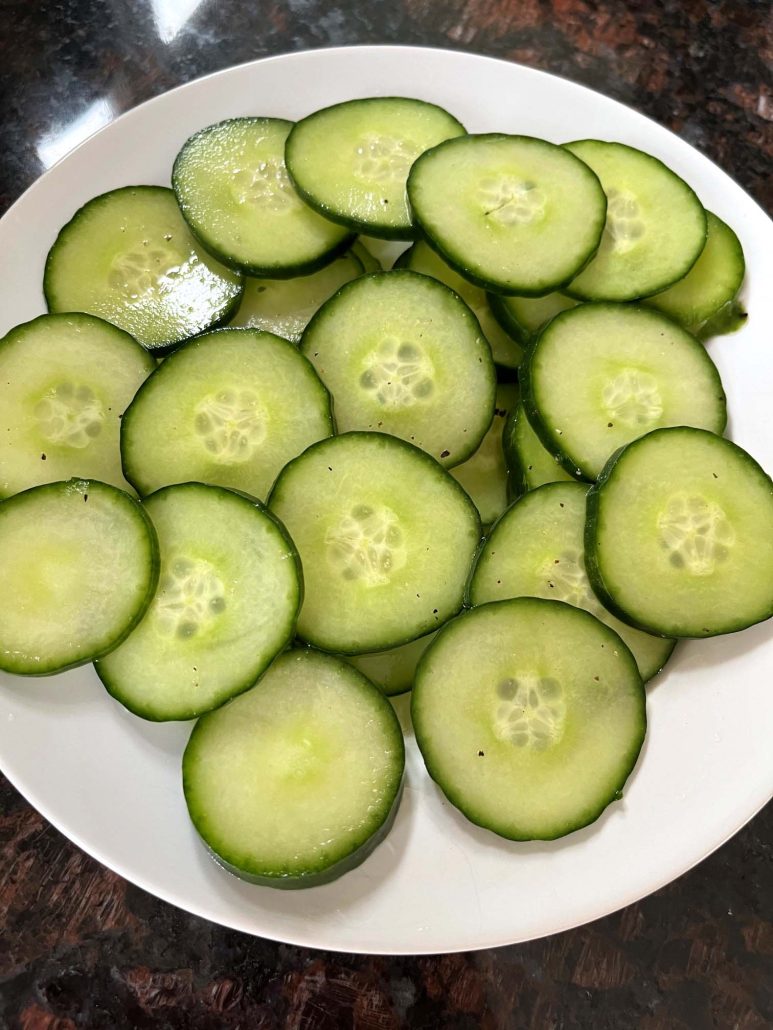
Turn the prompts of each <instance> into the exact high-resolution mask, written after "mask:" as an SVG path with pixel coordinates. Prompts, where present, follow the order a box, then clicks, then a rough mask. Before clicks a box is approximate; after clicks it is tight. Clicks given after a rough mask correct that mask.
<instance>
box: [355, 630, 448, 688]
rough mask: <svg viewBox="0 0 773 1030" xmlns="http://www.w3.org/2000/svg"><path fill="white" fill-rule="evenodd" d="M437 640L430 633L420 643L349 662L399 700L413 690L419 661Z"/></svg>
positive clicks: (362, 655) (365, 655)
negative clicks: (400, 696) (400, 695)
mask: <svg viewBox="0 0 773 1030" xmlns="http://www.w3.org/2000/svg"><path fill="white" fill-rule="evenodd" d="M434 639H435V634H434V633H427V634H426V636H423V637H419V638H418V640H412V641H411V642H410V643H409V644H401V645H400V646H399V647H392V648H390V649H389V650H388V651H376V652H374V653H373V654H360V655H350V656H349V657H348V658H347V661H348V662H349V664H350V665H353V666H354V667H355V669H359V670H360V672H361V673H362V674H363V676H367V677H368V679H369V680H370V681H371V683H375V685H376V686H377V687H378V688H379V690H380V691H381V692H382V693H383V694H386V695H387V697H395V696H396V695H397V694H405V693H406V692H407V691H409V690H410V689H411V688H412V687H413V680H414V676H415V675H416V666H417V665H418V664H419V659H420V658H421V656H422V655H423V654H424V652H425V651H426V650H427V648H428V647H429V645H430V644H431V643H432V641H433V640H434Z"/></svg>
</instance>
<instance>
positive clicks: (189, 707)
mask: <svg viewBox="0 0 773 1030" xmlns="http://www.w3.org/2000/svg"><path fill="white" fill-rule="evenodd" d="M144 504H145V510H146V511H147V513H148V515H149V516H150V517H151V519H152V520H153V525H154V526H155V527H156V531H157V533H158V540H159V546H160V550H161V575H160V578H159V584H158V589H157V591H156V595H155V597H154V599H153V603H152V604H151V606H150V608H149V609H148V611H147V612H146V613H145V616H144V617H143V619H142V621H141V622H140V623H139V625H138V626H137V627H136V629H135V630H134V631H133V632H132V633H131V635H130V636H129V637H128V639H127V640H125V641H124V642H123V644H121V646H120V647H118V648H117V649H116V650H114V651H112V652H111V653H110V654H109V655H107V656H106V657H105V658H102V659H100V660H99V661H98V662H96V670H97V673H98V674H99V678H100V679H101V680H102V682H103V683H104V685H105V686H106V687H107V689H108V691H109V692H110V693H111V694H112V695H113V697H114V698H116V700H118V701H120V702H121V704H122V705H124V706H125V707H126V708H128V709H129V711H131V712H134V714H135V715H139V716H142V718H143V719H152V720H154V721H162V720H168V719H195V718H196V716H198V715H201V713H202V712H207V711H209V710H210V709H212V708H216V707H218V706H219V705H221V704H223V702H224V701H227V700H228V698H230V697H233V696H234V695H235V694H240V693H241V692H242V691H244V690H247V688H248V687H251V686H252V685H253V683H254V682H255V681H256V680H257V678H258V677H259V676H260V674H261V673H262V672H263V671H264V670H265V669H266V667H267V666H268V664H269V662H271V660H272V659H273V658H274V657H275V656H276V655H277V654H278V653H279V652H280V651H281V650H282V649H283V648H284V647H286V645H287V644H288V643H289V642H290V640H291V639H292V635H293V632H294V631H295V620H296V618H297V615H298V611H299V609H300V606H301V593H302V587H301V570H300V563H299V561H298V556H297V554H296V552H295V548H294V547H293V544H292V542H291V541H290V539H289V537H288V536H287V534H286V532H285V531H284V528H283V527H282V526H281V525H280V524H279V522H278V521H277V520H276V519H275V518H273V517H272V516H271V515H270V514H269V513H268V512H267V511H266V510H265V509H264V508H263V506H262V505H261V504H260V502H258V501H255V500H252V499H251V498H248V497H246V496H245V495H244V494H237V493H233V492H232V491H231V490H224V489H223V488H222V487H219V486H205V485H204V484H202V483H184V484H181V485H178V486H168V487H165V488H164V489H163V490H159V491H158V492H157V493H155V494H152V495H151V496H150V497H148V498H146V499H145V502H144Z"/></svg>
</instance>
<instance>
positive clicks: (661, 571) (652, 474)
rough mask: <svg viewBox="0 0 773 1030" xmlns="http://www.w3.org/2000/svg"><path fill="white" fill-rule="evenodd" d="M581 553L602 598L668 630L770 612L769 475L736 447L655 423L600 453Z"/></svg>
mask: <svg viewBox="0 0 773 1030" xmlns="http://www.w3.org/2000/svg"><path fill="white" fill-rule="evenodd" d="M585 551H586V563H587V568H588V574H589V576H590V580H591V583H592V585H593V589H594V590H595V592H596V593H597V594H598V596H599V597H601V598H602V600H603V601H604V604H605V605H606V606H607V607H608V608H610V609H611V610H612V611H613V612H614V613H615V614H616V615H618V616H619V617H620V618H622V619H624V620H625V621H626V622H629V623H630V624H632V625H636V626H639V627H640V628H641V629H645V630H648V631H649V632H651V633H660V634H662V635H664V636H665V635H668V636H674V637H707V636H714V635H716V634H719V633H733V632H735V631H737V630H740V629H744V628H745V627H746V626H750V625H752V624H754V623H756V622H762V621H764V620H765V619H768V618H770V617H771V615H773V483H772V482H771V479H770V477H769V476H768V475H767V474H766V473H765V472H764V471H763V470H762V469H761V468H760V466H759V465H758V464H757V462H756V461H755V460H754V459H753V458H752V457H751V456H750V455H749V454H747V453H746V451H743V450H742V449H741V448H740V447H737V446H736V445H735V444H733V443H731V442H730V441H729V440H724V439H723V438H722V437H720V436H715V435H714V434H713V433H708V432H706V431H704V430H700V429H692V428H686V427H675V428H669V429H659V430H656V431H655V432H652V433H648V434H647V435H646V436H643V437H641V438H640V439H638V440H636V441H634V442H633V443H631V444H629V445H628V446H627V447H626V448H624V449H623V450H622V451H620V452H619V453H618V454H617V455H615V456H614V457H613V458H612V459H610V461H609V462H608V464H607V466H606V468H605V469H604V471H603V473H602V475H601V477H600V478H599V481H598V483H597V484H596V486H595V487H594V488H593V489H592V490H591V492H590V494H589V496H588V522H587V526H586V539H585Z"/></svg>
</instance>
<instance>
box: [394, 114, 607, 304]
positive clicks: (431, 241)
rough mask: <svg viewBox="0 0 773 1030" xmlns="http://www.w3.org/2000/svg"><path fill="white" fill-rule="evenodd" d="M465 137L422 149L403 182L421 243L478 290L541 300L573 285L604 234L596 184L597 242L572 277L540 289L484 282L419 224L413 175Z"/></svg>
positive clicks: (501, 135) (489, 136) (502, 136)
mask: <svg viewBox="0 0 773 1030" xmlns="http://www.w3.org/2000/svg"><path fill="white" fill-rule="evenodd" d="M464 138H465V137H460V136H457V137H455V139H451V140H445V141H444V142H443V143H439V144H438V145H437V146H436V147H432V148H431V149H430V150H425V151H424V153H423V154H422V155H421V157H418V158H417V159H416V161H414V163H413V165H412V167H411V170H410V172H409V174H408V181H407V183H406V189H407V191H408V200H409V203H410V206H411V209H412V211H413V214H414V218H415V220H416V223H417V227H418V231H417V238H418V239H422V240H424V241H425V242H426V243H427V245H428V246H430V247H431V248H432V249H433V250H434V251H435V253H436V254H438V255H439V256H440V257H441V258H442V259H443V260H444V261H445V262H446V263H447V264H449V265H450V266H451V267H452V268H453V269H455V270H456V271H457V272H458V273H459V275H462V276H464V278H465V279H467V280H468V281H469V282H471V283H473V285H475V286H480V287H481V289H483V290H486V291H488V292H490V293H501V294H504V295H505V296H514V297H544V296H545V295H546V294H548V293H553V292H554V291H555V290H564V289H565V287H567V286H568V285H569V283H570V282H572V281H573V280H574V279H575V278H576V277H577V276H578V275H579V274H580V272H582V271H583V269H584V268H585V267H586V266H587V265H589V264H590V262H591V261H592V260H593V257H594V255H595V254H596V251H597V250H598V248H599V244H600V243H601V237H602V234H603V231H604V224H605V221H606V207H607V205H606V196H605V195H604V193H603V191H602V190H601V184H600V183H599V191H600V193H601V196H602V198H603V203H604V212H603V218H602V219H601V223H600V227H599V233H598V238H597V239H596V241H595V243H594V244H593V246H592V247H591V248H590V249H589V251H588V253H587V254H585V255H583V256H582V260H581V261H578V263H577V266H576V267H575V268H573V269H572V271H571V274H567V275H566V276H565V277H564V278H563V279H561V280H560V281H556V280H551V281H550V282H546V283H544V284H543V285H541V286H539V287H533V288H529V287H528V286H523V285H520V284H514V283H505V282H502V281H501V280H494V279H485V278H483V277H482V276H481V275H480V274H479V273H476V272H475V271H473V269H471V268H470V267H469V265H468V264H467V262H466V259H465V256H464V255H463V254H462V253H461V252H460V253H458V254H455V253H454V252H453V251H452V250H450V249H449V248H448V247H447V246H446V245H445V244H443V243H442V242H441V241H440V240H438V239H437V238H436V237H434V236H432V235H431V234H430V232H429V231H428V230H427V229H426V228H425V227H424V226H423V225H422V222H421V218H420V216H419V215H418V214H417V212H416V208H415V205H414V204H413V200H412V198H411V180H412V179H414V178H415V176H416V174H417V169H419V164H420V162H421V161H424V160H425V159H428V158H429V156H431V155H434V154H435V153H436V152H437V151H438V150H440V148H441V147H446V146H448V145H449V144H452V143H454V142H456V140H458V139H464ZM466 138H467V139H472V138H475V139H488V140H496V139H534V138H535V137H533V136H516V135H514V136H508V135H507V134H506V133H501V132H489V133H481V134H477V135H475V136H474V137H473V135H472V134H469V135H468V136H467V137H466ZM538 142H540V143H545V144H546V145H548V146H552V145H553V144H547V142H546V141H545V140H538ZM567 153H570V151H567ZM572 157H574V154H572ZM575 160H576V161H577V162H578V164H579V166H580V167H581V168H582V169H584V171H585V172H586V173H588V174H589V175H591V176H592V177H593V178H594V179H596V181H597V182H598V181H599V180H598V176H597V175H596V173H595V172H593V171H592V170H591V169H590V168H589V167H588V165H586V164H585V162H584V161H581V160H580V159H579V158H575ZM419 171H420V169H419ZM566 292H568V291H566Z"/></svg>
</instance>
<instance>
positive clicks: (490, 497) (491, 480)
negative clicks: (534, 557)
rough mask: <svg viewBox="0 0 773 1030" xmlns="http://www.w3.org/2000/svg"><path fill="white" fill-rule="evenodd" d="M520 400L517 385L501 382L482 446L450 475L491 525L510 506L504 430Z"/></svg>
mask: <svg viewBox="0 0 773 1030" xmlns="http://www.w3.org/2000/svg"><path fill="white" fill-rule="evenodd" d="M517 403H518V387H517V385H516V384H515V383H500V385H499V386H498V387H497V396H496V403H495V405H494V421H493V422H492V423H491V427H490V428H489V431H488V432H487V433H486V435H485V436H484V437H483V441H482V443H481V445H480V447H479V448H478V449H477V451H476V452H475V453H474V454H473V455H472V457H471V458H468V459H467V461H465V462H463V463H462V464H461V465H457V466H456V468H455V469H451V475H452V476H453V477H454V479H455V480H456V481H457V483H461V485H462V486H463V487H464V489H465V490H466V491H467V493H468V494H469V495H470V497H471V498H472V500H473V503H474V504H475V507H476V508H477V509H478V512H479V513H480V520H481V522H482V523H483V525H484V526H490V525H491V523H492V522H493V521H494V520H495V519H497V518H499V516H500V515H501V514H502V512H503V511H504V510H505V508H506V507H507V466H506V465H505V455H504V451H503V449H502V431H503V429H504V427H505V419H506V418H507V414H508V412H509V411H510V410H511V409H512V408H514V407H515V405H516V404H517Z"/></svg>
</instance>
